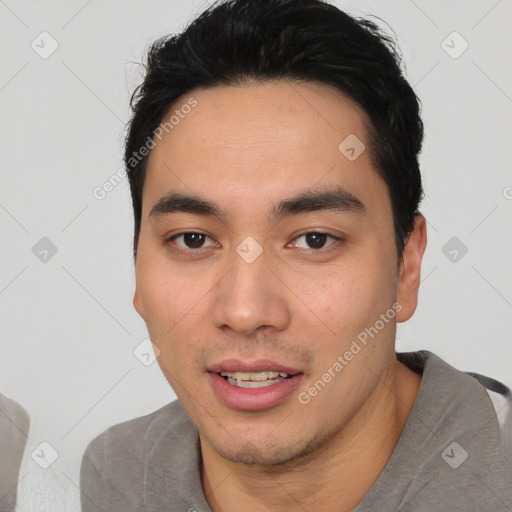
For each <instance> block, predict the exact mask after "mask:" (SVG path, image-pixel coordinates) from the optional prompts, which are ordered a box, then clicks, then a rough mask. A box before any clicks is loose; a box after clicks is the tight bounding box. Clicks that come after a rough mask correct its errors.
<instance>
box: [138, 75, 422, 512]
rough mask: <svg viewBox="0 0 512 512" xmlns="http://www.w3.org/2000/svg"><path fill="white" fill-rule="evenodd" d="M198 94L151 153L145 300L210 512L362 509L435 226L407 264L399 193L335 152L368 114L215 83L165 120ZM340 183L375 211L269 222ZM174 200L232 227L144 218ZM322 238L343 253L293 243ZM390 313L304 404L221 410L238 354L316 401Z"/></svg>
mask: <svg viewBox="0 0 512 512" xmlns="http://www.w3.org/2000/svg"><path fill="white" fill-rule="evenodd" d="M190 96H193V97H194V98H195V99H196V100H197V102H198V104H197V106H196V107H195V108H194V109H193V110H192V111H191V112H190V113H189V114H188V115H187V116H185V117H184V119H182V120H181V121H180V123H179V124H178V125H177V126H176V127H175V128H174V129H173V130H172V131H170V132H169V133H168V134H165V135H164V137H163V138H162V141H161V142H158V144H157V145H156V146H155V147H154V149H152V150H151V153H150V156H149V160H148V166H147V175H146V181H145V185H144V191H143V212H142V225H141V233H140V239H139V245H138V256H137V262H136V292H135V296H134V306H135V308H136V309H137V311H138V313H139V314H140V315H141V316H142V318H143V319H144V320H145V322H146V324H147V327H148V331H149V334H150V337H151V339H152V341H153V343H155V345H156V346H157V347H158V348H159V350H160V356H159V358H158V362H159V364H160V367H161V369H162V371H163V372H164V374H165V376H166V378H167V379H168V381H169V383H170V384H171V386H172V387H173V389H174V391H175V392H176V395H177V396H178V398H179V400H180V401H181V403H182V405H183V407H184V408H185V410H186V412H187V414H188V415H189V417H190V419H191V421H192V422H193V423H194V425H195V426H196V428H197V429H198V431H199V435H200V443H201V452H202V458H203V462H202V467H201V473H202V485H203V490H204V492H205V496H206V498H207V501H208V503H209V505H210V507H211V508H212V510H213V511H214V512H219V511H222V512H235V511H237V512H238V510H241V509H244V510H254V511H278V510H279V511H291V510H294V511H296V510H297V508H298V507H299V509H301V508H300V507H302V509H303V510H308V511H313V510H323V511H324V512H329V511H337V512H340V511H345V510H346V511H349V510H352V509H353V508H354V507H355V506H356V505H357V504H358V503H359V502H360V501H361V499H362V498H363V497H364V495H365V494H366V493H367V492H368V490H369V489H370V487H371V486H372V484H373V483H374V482H375V481H376V480H377V478H378V476H379V474H380V473H381V471H382V470H383V468H384V467H385V465H386V464H387V462H388V460H389V458H390V456H391V454H392V452H393V449H394V447H395V446H396V443H397V441H398V439H399V437H400V435H401V433H402V431H403V428H404V426H405V423H406V421H407V418H408V416H409V413H410V410H411V408H412V405H413V403H414V400H415V397H416V395H417V392H418V389H419V386H420V384H421V376H419V375H417V374H415V373H413V372H412V371H410V370H409V369H408V368H407V367H406V366H404V365H402V364H401V363H399V362H398V361H397V359H396V356H395V350H394V342H395V331H396V322H403V321H406V320H407V319H409V318H410V317H411V316H412V314H413V313H414V311H415V309H416V305H417V293H418V287H419V283H420V266H421V260H422V257H423V253H424V250H425V246H426V227H425V219H424V218H423V217H422V216H421V215H419V216H417V218H416V224H415V229H414V231H413V233H412V234H411V235H410V237H409V239H408V242H407V244H406V247H405V251H404V254H403V259H402V260H401V261H400V262H399V261H398V258H397V254H396V249H395V238H394V236H395V235H394V229H393V219H392V210H391V203H390V199H389V193H388V189H387V186H386V184H385V182H384V181H383V180H382V179H381V178H380V177H379V175H378V174H377V172H376V170H375V168H374V166H373V164H372V161H371V159H370V154H369V151H368V149H367V150H365V151H364V152H363V153H362V154H361V155H360V156H359V157H358V158H357V159H356V160H355V161H352V162H351V161H349V160H348V159H347V158H345V156H344V155H343V154H342V153H341V152H340V151H339V150H338V146H339V144H340V142H341V141H343V140H344V139H345V138H346V137H347V136H348V135H349V134H356V135H357V137H358V138H359V139H360V140H361V141H363V142H364V144H365V145H366V148H368V147H369V143H368V139H367V131H366V128H365V126H366V125H365V122H366V117H365V114H364V112H363V111H362V109H360V108H359V107H358V106H357V105H356V104H355V103H353V102H352V101H351V100H350V99H348V98H346V97H345V96H344V95H343V94H341V93H340V92H339V91H337V90H336V89H334V88H333V87H331V86H328V85H324V84H318V83H312V82H308V83H300V84H299V83H296V82H284V81H279V82H272V83H264V84H263V83H250V84H247V85H244V86H237V87H229V86H219V87H215V88H210V89H202V90H195V91H193V92H192V93H191V94H189V95H187V96H186V97H184V98H182V99H180V100H179V101H177V102H176V103H175V104H174V105H173V107H172V108H171V109H170V110H173V109H175V108H179V106H180V105H181V104H184V103H185V102H186V100H187V99H188V98H189V97H190ZM332 185H336V186H342V187H343V188H345V189H346V190H348V191H349V192H350V193H352V194H353V195H354V196H356V197H357V198H359V199H360V201H361V202H362V203H363V204H364V205H365V213H364V215H355V214H350V213H347V212H334V211H318V212H310V213H306V214H304V213H303V214H300V215H294V216H290V217H289V218H284V219H283V220H281V221H279V222H277V223H276V222H272V221H271V220H270V219H269V216H268V215H267V212H268V211H269V210H270V208H271V207H272V206H273V205H274V204H275V203H277V202H279V201H280V200H283V199H285V198H288V197H290V196H292V195H295V194H297V193H299V192H303V191H305V190H307V189H314V190H320V189H322V188H325V187H329V186H332ZM169 192H183V193H186V194H190V193H194V194H197V195H201V196H202V197H205V198H207V199H209V200H210V201H214V202H216V203H218V204H219V205H220V206H221V207H223V208H224V209H225V210H226V211H227V212H228V217H227V218H226V219H225V220H223V221H221V220H220V219H219V218H218V217H215V216H214V217H207V218H205V217H202V216H199V215H194V214H190V213H183V212H179V213H174V214H172V215H162V216H158V217H154V218H151V219H150V218H149V212H150V210H151V208H152V207H153V206H154V205H155V204H156V203H157V202H158V200H159V199H160V198H161V197H162V196H163V195H165V194H166V193H169ZM190 231H192V232H194V231H195V232H200V233H204V234H206V235H207V237H206V238H205V240H204V244H203V249H202V252H200V253H197V252H196V253H194V252H193V251H194V250H196V251H197V249H194V247H198V245H191V244H190V239H189V244H188V245H187V244H186V240H185V239H184V237H178V238H177V239H174V242H173V241H170V242H168V243H166V240H167V239H169V237H170V236H172V235H173V234H178V233H183V232H190ZM318 231H319V232H327V233H328V234H331V235H333V236H340V237H341V236H342V237H343V239H344V242H343V243H341V244H338V245H337V244H336V242H335V240H333V239H330V238H329V237H327V238H326V239H325V243H324V245H323V247H322V246H321V243H320V244H318V245H317V246H314V245H313V246H311V243H310V244H309V245H308V240H307V239H306V237H305V236H300V235H302V234H303V233H304V232H318ZM247 236H252V237H253V238H254V239H255V240H256V241H257V242H258V243H259V244H260V245H261V247H262V249H263V252H262V254H261V255H260V256H259V258H258V259H256V260H255V261H254V262H253V263H250V264H248V263H247V262H246V261H244V259H242V258H241V257H240V256H239V255H238V254H237V253H236V248H237V246H238V245H239V244H240V243H241V242H242V241H243V240H244V239H245V238H246V237H247ZM190 247H192V248H190ZM315 247H316V248H315ZM318 247H320V249H319V248H318ZM173 248H174V249H173ZM179 249H182V251H184V252H181V253H180V252H177V250H179ZM187 251H188V252H187ZM315 251H316V252H315ZM395 302H398V303H399V304H400V307H401V309H400V311H399V312H398V313H397V314H396V317H395V318H394V319H393V320H392V321H389V323H387V324H386V325H385V327H384V328H383V329H382V330H380V331H379V333H378V335H377V336H375V337H374V338H373V339H370V341H369V342H368V344H367V345H366V346H364V348H363V349H362V350H361V351H360V352H359V353H358V354H357V355H355V356H354V358H353V359H352V360H351V361H350V362H348V364H347V365H346V366H344V368H343V370H342V371H341V372H339V373H337V374H336V377H335V378H333V379H332V380H331V381H330V382H329V383H328V384H327V385H326V386H325V388H324V389H323V390H322V391H321V392H320V393H318V394H317V395H316V396H315V397H313V398H312V399H311V400H310V401H309V403H307V404H302V403H300V401H299V400H298V398H297V394H296V393H294V394H292V396H290V397H288V398H287V399H286V400H285V401H283V402H282V403H280V404H279V405H278V406H275V407H273V408H270V409H268V410H263V411H240V410H235V409H232V408H229V407H227V406H226V405H224V404H223V403H222V402H220V401H219V400H218V399H217V398H216V396H215V394H214V392H213V390H212V388H211V385H210V383H209V378H208V374H207V372H206V368H207V367H208V365H211V364H212V363H213V362H218V361H220V360H222V359H225V358H231V357H234V358H239V359H244V360H254V359H258V358H269V359H273V360H276V361H280V362H282V363H287V364H289V365H291V366H294V367H297V368H300V369H301V371H302V372H303V373H304V381H303V383H302V384H301V387H300V389H299V390H298V391H299V392H302V391H307V389H308V388H309V387H310V386H312V385H313V383H314V382H315V381H316V380H317V379H319V378H320V377H321V376H322V374H324V373H325V372H326V371H327V369H328V368H329V367H331V366H332V365H333V363H334V362H335V361H336V359H337V357H338V356H339V355H340V354H344V353H345V352H346V350H348V348H349V347H350V345H351V343H352V341H353V340H354V339H356V337H357V335H358V334H359V333H361V332H362V331H364V329H365V328H367V327H369V326H372V325H374V324H375V322H376V320H378V319H379V315H381V314H382V313H385V312H386V311H387V310H388V309H389V308H391V307H392V305H393V304H394V303H395Z"/></svg>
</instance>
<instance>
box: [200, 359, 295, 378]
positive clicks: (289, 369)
mask: <svg viewBox="0 0 512 512" xmlns="http://www.w3.org/2000/svg"><path fill="white" fill-rule="evenodd" d="M207 370H208V371H209V372H212V373H220V372H241V373H257V372H266V371H274V372H282V373H287V374H288V375H295V374H297V373H302V372H301V371H300V370H299V369H298V368H294V367H293V366H290V365H288V364H284V363H279V362H277V361H272V360H271V359H256V360H254V361H242V360H241V359H225V360H223V361H220V362H218V363H215V364H212V365H211V366H209V367H208V368H207Z"/></svg>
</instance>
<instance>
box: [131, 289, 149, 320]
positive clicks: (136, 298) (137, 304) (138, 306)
mask: <svg viewBox="0 0 512 512" xmlns="http://www.w3.org/2000/svg"><path fill="white" fill-rule="evenodd" d="M133 307H134V308H135V310H136V311H137V313H139V315H140V316H141V317H142V318H143V319H144V320H145V319H146V316H145V315H146V313H145V311H144V306H143V305H142V299H141V298H140V295H139V292H138V291H137V289H135V294H134V295H133Z"/></svg>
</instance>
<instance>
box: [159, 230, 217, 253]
mask: <svg viewBox="0 0 512 512" xmlns="http://www.w3.org/2000/svg"><path fill="white" fill-rule="evenodd" d="M207 238H209V237H208V236H207V235H205V234H204V233H196V232H192V231H191V232H188V233H178V234H177V235H174V236H173V237H171V238H170V239H169V242H174V243H175V244H176V245H177V246H178V247H179V248H180V249H183V250H187V249H190V250H191V251H193V250H195V249H202V248H203V247H208V246H205V245H204V243H205V240H206V239H207ZM178 239H181V243H178V242H176V240H178ZM212 245H213V244H212Z"/></svg>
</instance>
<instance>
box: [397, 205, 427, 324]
mask: <svg viewBox="0 0 512 512" xmlns="http://www.w3.org/2000/svg"><path fill="white" fill-rule="evenodd" d="M426 246H427V222H426V220H425V217H423V215H421V214H418V215H416V218H415V222H414V230H413V231H412V233H411V234H410V236H409V239H408V240H407V243H406V245H405V248H404V252H403V255H402V261H401V263H400V272H399V277H398V290H397V301H398V302H399V303H400V304H401V306H402V309H401V310H400V312H399V313H397V316H396V318H397V322H405V321H406V320H409V318H411V316H412V315H413V314H414V311H415V310H416V306H417V305H418V290H419V286H420V280H421V261H422V259H423V254H424V253H425V248H426Z"/></svg>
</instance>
